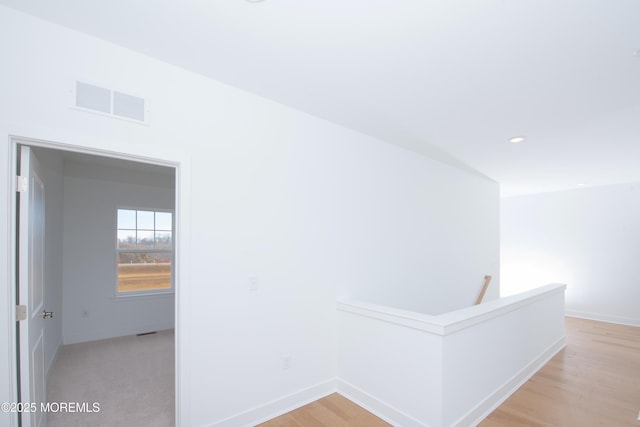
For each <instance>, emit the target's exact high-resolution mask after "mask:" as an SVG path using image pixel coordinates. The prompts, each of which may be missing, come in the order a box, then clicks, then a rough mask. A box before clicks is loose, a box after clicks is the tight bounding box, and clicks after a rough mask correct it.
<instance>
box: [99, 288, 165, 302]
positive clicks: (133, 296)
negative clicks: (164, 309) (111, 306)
mask: <svg viewBox="0 0 640 427" xmlns="http://www.w3.org/2000/svg"><path fill="white" fill-rule="evenodd" d="M174 295H175V292H174V291H173V289H172V290H170V291H166V292H153V293H133V292H132V293H122V294H117V295H114V296H112V297H111V299H112V300H115V301H127V300H131V299H152V298H168V297H173V296H174Z"/></svg>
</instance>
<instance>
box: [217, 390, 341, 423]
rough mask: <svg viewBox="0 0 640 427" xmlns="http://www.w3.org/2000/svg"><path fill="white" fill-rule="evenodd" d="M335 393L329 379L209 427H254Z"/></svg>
mask: <svg viewBox="0 0 640 427" xmlns="http://www.w3.org/2000/svg"><path fill="white" fill-rule="evenodd" d="M335 392H336V381H335V379H331V380H328V381H325V382H322V383H320V384H316V385H314V386H311V387H308V388H305V389H302V390H299V391H297V392H295V393H291V394H289V395H286V396H284V397H281V398H279V399H276V400H273V401H271V402H269V403H266V404H264V405H260V406H256V407H255V408H252V409H249V410H247V411H244V412H242V413H240V414H236V415H233V416H231V417H228V418H225V419H223V420H220V421H217V422H215V423H213V424H210V427H237V426H247V427H249V426H255V425H256V424H260V423H263V422H265V421H268V420H270V419H272V418H275V417H278V416H280V415H283V414H286V413H287V412H290V411H293V410H295V409H298V408H300V407H301V406H304V405H306V404H309V403H311V402H314V401H316V400H318V399H322V398H323V397H325V396H328V395H330V394H331V393H335Z"/></svg>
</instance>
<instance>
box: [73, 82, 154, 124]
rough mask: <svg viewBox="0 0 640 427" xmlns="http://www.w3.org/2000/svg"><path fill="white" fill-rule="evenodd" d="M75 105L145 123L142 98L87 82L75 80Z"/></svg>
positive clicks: (143, 100)
mask: <svg viewBox="0 0 640 427" xmlns="http://www.w3.org/2000/svg"><path fill="white" fill-rule="evenodd" d="M75 106H76V107H77V108H80V109H83V110H90V111H94V112H99V113H102V114H106V115H109V116H113V117H119V118H124V119H127V120H133V121H136V122H141V123H146V114H145V112H146V110H145V99H144V98H140V97H137V96H133V95H129V94H126V93H122V92H118V91H115V90H111V89H106V88H103V87H100V86H95V85H92V84H89V83H83V82H79V81H77V82H76V97H75Z"/></svg>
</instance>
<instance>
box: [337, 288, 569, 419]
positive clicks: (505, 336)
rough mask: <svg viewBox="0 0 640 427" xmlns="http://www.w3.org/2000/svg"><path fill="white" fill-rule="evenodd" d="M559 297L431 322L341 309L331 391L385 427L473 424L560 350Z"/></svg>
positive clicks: (358, 306)
mask: <svg viewBox="0 0 640 427" xmlns="http://www.w3.org/2000/svg"><path fill="white" fill-rule="evenodd" d="M564 291H565V285H561V284H551V285H547V286H544V287H541V288H538V289H534V290H531V291H528V292H526V293H523V294H519V295H514V296H511V297H507V298H501V299H499V300H494V301H490V302H487V303H484V304H480V305H477V306H473V307H466V308H463V309H460V310H456V311H452V312H449V313H443V314H440V315H438V316H430V315H423V314H419V313H412V312H408V311H405V310H398V309H396V308H393V307H385V306H379V305H374V304H369V303H362V302H358V301H350V300H344V301H340V302H339V303H338V307H337V308H338V337H339V338H338V380H337V383H338V390H339V391H340V392H341V393H343V394H344V395H346V396H347V397H349V398H351V399H352V400H354V401H355V402H358V403H359V404H361V405H362V406H364V407H366V408H368V409H369V410H371V411H372V412H374V413H376V414H377V415H378V416H381V417H383V418H384V419H386V420H387V421H388V422H389V423H390V424H392V425H402V426H406V427H414V426H415V427H420V426H430V427H466V426H471V425H477V424H478V422H479V421H481V420H482V419H484V418H485V417H486V416H487V415H488V414H489V413H491V412H492V411H493V410H494V409H495V408H496V407H497V406H499V404H500V403H502V402H503V401H504V400H505V399H507V398H508V397H509V395H511V394H512V393H513V392H514V391H515V390H516V389H517V388H518V387H519V386H520V385H522V384H523V383H524V382H525V381H526V380H527V379H528V378H530V377H531V376H533V375H534V374H535V373H536V372H537V371H538V370H539V369H540V368H541V367H542V366H543V365H544V364H545V363H546V362H547V361H548V360H549V359H550V358H551V357H553V355H554V354H556V353H557V352H558V351H560V350H561V349H562V348H563V347H564V345H565V340H564Z"/></svg>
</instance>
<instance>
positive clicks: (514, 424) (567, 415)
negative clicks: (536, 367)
mask: <svg viewBox="0 0 640 427" xmlns="http://www.w3.org/2000/svg"><path fill="white" fill-rule="evenodd" d="M566 336H567V347H566V348H565V349H564V350H562V351H561V352H560V353H558V354H557V355H556V356H555V357H554V358H553V359H551V360H550V361H549V363H547V364H546V365H545V366H544V367H543V368H542V369H541V370H540V371H538V373H537V374H536V375H534V376H533V377H532V378H531V379H530V380H529V381H527V382H526V383H525V384H524V385H523V386H522V387H520V389H518V391H517V392H516V393H514V394H513V395H512V396H511V397H510V398H509V399H507V401H506V402H504V403H503V404H502V405H501V406H500V407H499V408H498V409H496V410H495V411H494V412H493V413H492V414H490V415H489V416H488V417H487V418H486V419H485V421H483V422H482V423H481V424H480V426H481V427H495V426H509V427H518V426H527V427H538V426H539V427H542V426H544V427H546V426H590V427H591V426H605V427H609V426H640V421H637V418H638V412H639V411H640V328H636V327H633V326H623V325H614V324H611V323H603V322H594V321H591V320H583V319H575V318H571V317H568V318H567V319H566Z"/></svg>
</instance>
